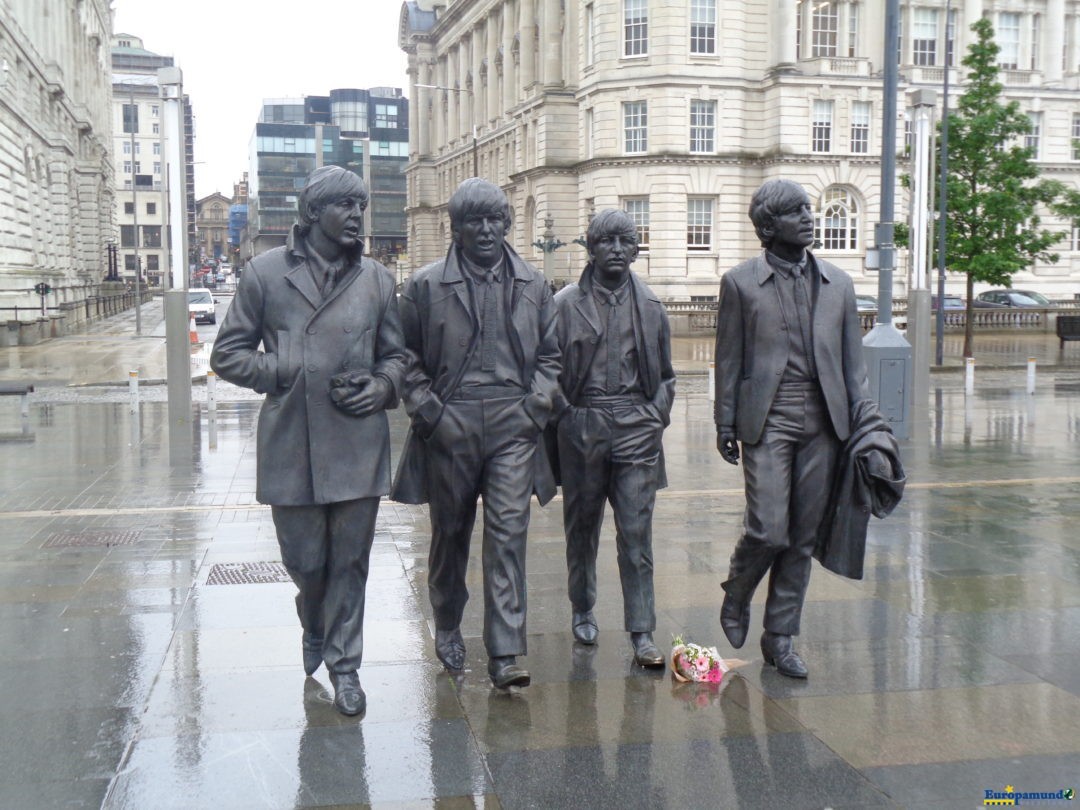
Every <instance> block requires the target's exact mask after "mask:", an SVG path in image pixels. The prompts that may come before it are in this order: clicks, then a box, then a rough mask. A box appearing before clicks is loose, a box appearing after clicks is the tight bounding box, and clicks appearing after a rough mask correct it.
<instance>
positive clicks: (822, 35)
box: [810, 3, 840, 56]
mask: <svg viewBox="0 0 1080 810" xmlns="http://www.w3.org/2000/svg"><path fill="white" fill-rule="evenodd" d="M838 5H839V3H818V4H817V5H816V6H814V10H813V16H812V26H813V27H812V28H811V32H810V47H811V53H810V55H811V56H836V38H837V35H838V34H839V32H840V14H839V9H838V8H837V6H838Z"/></svg>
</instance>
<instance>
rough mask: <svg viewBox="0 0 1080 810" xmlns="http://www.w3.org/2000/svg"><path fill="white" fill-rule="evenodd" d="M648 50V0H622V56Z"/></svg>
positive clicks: (642, 52)
mask: <svg viewBox="0 0 1080 810" xmlns="http://www.w3.org/2000/svg"><path fill="white" fill-rule="evenodd" d="M648 52H649V0H623V56H645V55H646V54H648Z"/></svg>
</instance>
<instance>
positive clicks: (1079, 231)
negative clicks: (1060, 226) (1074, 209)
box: [1069, 219, 1080, 253]
mask: <svg viewBox="0 0 1080 810" xmlns="http://www.w3.org/2000/svg"><path fill="white" fill-rule="evenodd" d="M1069 250H1071V251H1072V252H1073V253H1077V252H1080V219H1074V220H1073V221H1072V231H1071V232H1070V233H1069Z"/></svg>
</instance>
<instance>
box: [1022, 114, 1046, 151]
mask: <svg viewBox="0 0 1080 810" xmlns="http://www.w3.org/2000/svg"><path fill="white" fill-rule="evenodd" d="M1028 121H1030V122H1031V131H1030V132H1028V133H1027V135H1025V136H1024V146H1026V147H1027V148H1028V149H1030V150H1031V157H1032V159H1034V160H1038V159H1039V148H1040V146H1041V143H1042V113H1041V112H1029V113H1028Z"/></svg>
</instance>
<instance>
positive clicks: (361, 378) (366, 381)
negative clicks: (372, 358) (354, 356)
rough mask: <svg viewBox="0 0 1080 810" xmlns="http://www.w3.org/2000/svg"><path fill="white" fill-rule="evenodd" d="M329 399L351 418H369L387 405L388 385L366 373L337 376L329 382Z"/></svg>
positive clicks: (389, 392) (384, 381)
mask: <svg viewBox="0 0 1080 810" xmlns="http://www.w3.org/2000/svg"><path fill="white" fill-rule="evenodd" d="M331 382H332V383H333V387H332V388H331V389H330V399H331V400H332V401H333V403H334V404H335V405H337V407H338V408H340V409H341V410H343V411H344V412H345V413H347V414H349V415H351V416H370V415H371V414H373V413H375V411H379V410H382V409H383V408H385V407H386V406H387V404H389V399H390V396H391V394H392V389H391V387H390V383H388V382H387V381H386V380H384V379H383V378H382V377H372V376H370V375H369V374H367V373H354V374H348V375H339V376H337V377H334V379H333V380H331Z"/></svg>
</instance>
